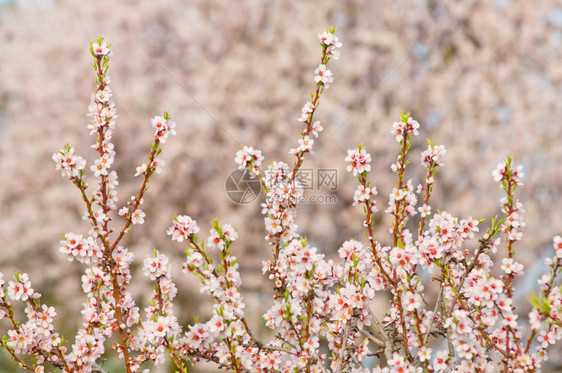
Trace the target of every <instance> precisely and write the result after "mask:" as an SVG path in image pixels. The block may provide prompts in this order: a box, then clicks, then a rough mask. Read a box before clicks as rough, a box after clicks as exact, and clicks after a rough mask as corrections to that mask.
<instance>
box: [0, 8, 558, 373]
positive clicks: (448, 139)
mask: <svg viewBox="0 0 562 373" xmlns="http://www.w3.org/2000/svg"><path fill="white" fill-rule="evenodd" d="M330 26H336V27H337V28H338V32H337V34H338V35H339V37H340V40H341V41H342V42H343V48H342V49H341V51H342V56H341V58H340V59H339V60H338V61H332V62H331V63H330V64H331V66H330V68H331V70H332V71H333V73H334V77H335V81H334V83H333V84H332V86H331V87H330V89H329V90H327V91H326V93H325V94H324V96H323V97H322V100H321V105H320V107H319V109H318V110H317V114H316V115H315V119H316V120H320V121H321V122H322V125H323V126H324V128H325V131H324V132H323V133H322V134H321V138H320V141H319V143H323V145H322V146H321V147H319V148H318V149H317V151H316V152H315V154H314V155H313V156H311V157H308V158H307V159H306V161H305V166H304V167H306V168H309V169H312V170H318V169H330V170H335V173H336V175H337V184H336V185H337V187H336V188H325V187H319V186H318V187H314V188H313V190H312V191H310V192H309V193H310V194H311V195H320V196H324V197H325V196H330V199H329V203H328V202H327V200H328V199H326V198H324V203H309V204H306V205H303V206H301V207H300V209H299V215H298V221H297V222H298V224H299V227H300V232H301V233H302V234H303V235H306V236H307V237H308V239H309V242H310V243H312V244H313V245H314V246H317V247H318V248H319V249H320V250H321V251H323V252H325V253H326V255H328V256H335V255H336V251H337V249H338V248H339V246H340V245H341V244H342V243H343V242H344V241H345V240H347V239H350V238H354V237H355V238H358V239H362V238H363V233H362V230H361V222H362V216H361V215H362V212H361V210H360V209H357V208H352V207H351V203H352V196H353V190H354V189H355V186H356V181H355V180H354V179H353V178H352V177H349V176H348V175H349V174H347V173H346V172H345V163H344V158H345V156H346V150H347V149H350V148H354V147H356V146H357V145H358V144H359V143H363V144H364V145H365V147H366V148H367V150H368V151H369V152H370V153H371V155H372V157H373V162H372V171H371V179H372V180H373V182H374V185H376V186H377V188H378V191H379V199H378V204H379V208H380V209H381V210H384V209H385V208H386V206H387V199H386V195H387V194H388V193H389V192H390V190H391V189H392V186H393V185H394V184H395V183H396V178H395V175H394V174H392V173H391V172H390V169H389V166H390V164H391V163H392V162H394V161H395V159H396V156H397V154H398V153H397V151H398V148H397V146H398V144H397V143H396V142H395V141H394V138H393V136H392V135H391V134H390V131H391V125H392V122H394V121H396V120H398V118H399V111H400V110H405V111H410V112H411V113H412V116H413V117H414V118H415V119H417V120H418V121H419V122H420V124H421V126H422V127H421V131H420V136H418V137H417V138H415V139H414V144H413V147H412V150H411V153H410V159H411V160H412V163H411V166H410V168H409V170H408V176H409V177H411V178H413V179H414V181H415V182H417V181H419V180H420V178H421V177H422V174H423V171H424V170H422V169H421V168H420V166H419V153H420V152H421V151H422V150H424V149H425V148H426V147H427V139H431V140H432V141H433V143H434V144H443V145H445V146H446V148H447V150H448V152H447V155H446V157H445V159H444V161H445V164H446V166H445V167H444V168H443V169H442V171H441V172H440V173H439V175H438V178H437V185H436V188H435V192H434V196H433V197H432V206H433V211H436V210H437V209H439V210H446V211H448V212H450V213H452V214H454V215H456V216H459V217H468V216H472V217H475V218H484V219H487V222H485V223H484V224H483V230H484V229H485V227H487V224H488V222H489V219H490V218H491V217H492V216H494V215H495V214H498V213H499V212H500V211H499V203H498V200H499V198H501V197H502V193H501V190H500V189H499V188H498V186H497V184H495V183H493V181H492V178H491V171H492V169H493V168H494V167H495V166H496V165H497V164H498V163H499V162H500V161H501V160H502V159H504V158H505V157H506V156H507V155H514V157H515V162H516V163H520V164H523V166H524V171H525V185H524V186H523V187H522V188H521V189H519V190H518V191H517V192H518V196H519V198H520V199H521V200H522V201H523V202H524V206H525V210H526V212H525V214H524V218H525V220H526V223H527V227H526V229H525V237H524V240H523V242H521V243H520V245H519V246H518V250H519V251H518V253H519V254H518V255H519V257H518V259H519V260H520V261H521V262H523V263H524V264H525V265H526V275H527V277H526V278H527V280H520V281H519V282H518V283H517V284H516V286H517V290H518V297H519V298H520V299H519V301H525V300H526V299H527V298H528V297H529V295H528V294H529V290H531V288H532V287H534V281H535V279H536V278H537V276H539V275H541V274H542V271H543V267H542V261H543V259H544V257H545V256H546V255H552V237H553V236H554V235H556V234H560V233H561V230H560V223H561V221H562V208H561V207H562V206H561V204H560V194H561V191H562V146H560V140H561V138H562V123H561V119H560V118H562V105H560V102H561V98H562V64H561V63H560V61H562V59H561V57H562V46H561V44H562V2H561V1H559V0H551V1H547V0H539V1H533V2H530V1H523V0H521V1H514V0H471V1H464V2H460V1H452V0H425V1H414V0H411V1H403V0H398V1H396V0H395V1H386V0H384V1H376V2H374V1H368V0H348V1H336V0H332V1H319V0H318V1H273V0H250V1H243V2H242V1H240V2H239V1H219V0H189V1H187V0H185V1H179V0H166V1H164V0H161V1H132V0H129V1H120V2H113V1H108V0H99V1H95V2H94V1H88V2H82V1H80V2H78V1H70V0H58V1H55V0H25V1H24V0H20V1H17V0H15V1H14V0H13V1H6V0H1V1H0V46H1V52H0V211H1V219H0V250H1V251H0V253H1V255H0V271H2V272H4V273H5V279H8V278H10V277H11V275H12V272H13V271H14V270H15V269H20V270H21V271H22V272H28V273H30V277H31V279H32V281H33V284H34V287H35V288H36V289H37V291H39V292H41V293H43V294H44V300H43V301H44V302H46V303H49V304H51V305H55V306H57V311H58V314H59V316H58V322H59V323H60V329H61V330H62V331H63V332H65V334H66V335H67V339H71V341H70V342H69V343H71V342H72V335H73V333H74V332H75V330H76V328H77V327H78V325H79V324H80V322H81V321H80V318H79V317H77V315H79V314H80V312H79V310H80V309H81V303H82V301H83V296H82V293H81V289H80V281H79V278H80V275H81V273H82V271H83V268H82V266H81V265H78V264H76V263H68V262H67V261H66V259H65V258H64V257H63V256H62V255H60V254H59V252H58V246H59V244H58V243H59V240H60V239H61V236H62V234H63V233H65V232H75V233H81V234H86V233H87V231H88V229H89V225H88V224H87V223H86V222H83V221H82V220H81V216H82V213H83V210H84V208H83V206H82V203H81V202H82V201H81V198H80V195H79V193H78V190H76V188H75V187H73V185H71V184H70V183H69V182H68V181H67V180H64V179H63V178H61V177H60V174H59V173H58V172H55V171H54V163H53V161H52V160H51V156H52V154H53V153H54V152H56V151H58V149H60V148H61V147H62V146H64V144H66V143H70V144H71V145H73V146H75V148H76V150H77V152H78V153H79V154H81V155H82V156H84V157H85V158H86V159H87V160H88V161H89V162H91V161H92V160H93V159H94V158H95V154H94V153H93V151H92V149H90V148H89V146H90V144H91V143H92V142H93V141H94V140H95V139H94V138H92V137H89V136H88V130H87V129H86V125H87V118H86V114H87V106H88V103H89V99H90V95H91V93H92V92H93V90H94V75H93V71H92V68H91V66H90V65H91V62H92V58H91V55H90V53H89V49H88V46H89V43H90V41H92V40H94V39H95V38H96V37H98V36H103V37H105V39H106V40H107V41H108V42H109V43H111V44H112V50H113V53H114V55H113V58H112V60H111V64H110V75H111V77H112V89H113V93H114V99H115V102H116V105H117V112H118V116H119V119H118V121H117V129H116V131H115V133H114V143H115V148H116V152H117V159H116V165H115V167H116V169H117V171H118V172H119V176H120V179H119V180H120V185H119V192H120V194H119V197H120V202H121V203H125V201H126V200H128V198H129V197H130V195H132V194H134V193H135V191H136V190H138V187H139V180H138V179H135V178H134V177H133V175H134V173H135V167H136V166H138V165H140V164H141V163H143V162H145V161H146V159H147V154H148V147H149V145H150V143H151V141H152V136H153V130H152V127H151V125H150V117H152V116H154V115H158V114H161V113H162V112H163V111H165V110H167V111H169V112H170V113H171V114H172V115H173V118H174V120H175V121H176V123H177V132H178V135H177V136H176V137H173V138H171V139H169V141H168V142H167V143H166V144H165V147H164V151H163V154H162V158H163V159H164V160H165V161H166V165H165V168H164V172H163V173H162V174H161V175H156V176H155V177H153V178H152V179H151V184H150V188H149V190H148V193H147V195H146V197H145V205H144V208H143V209H144V211H145V212H146V213H147V217H146V219H145V221H146V223H145V225H143V226H140V227H138V226H137V227H135V229H134V230H133V232H132V234H130V235H128V236H127V239H126V241H125V242H124V244H125V245H126V246H127V247H129V248H130V249H131V250H132V251H133V252H134V253H135V255H136V258H137V259H138V260H139V261H138V263H142V262H141V261H140V260H141V259H142V258H143V257H144V256H145V255H147V254H149V253H151V252H152V250H153V249H154V248H157V249H159V250H161V251H162V252H163V253H165V254H166V255H168V256H170V257H172V258H174V275H175V276H176V279H177V281H176V282H177V285H178V289H179V296H178V299H177V310H178V312H177V313H178V316H179V318H180V319H181V321H182V322H184V323H189V322H193V319H194V317H195V316H196V315H201V318H202V319H203V320H205V319H206V317H207V316H208V309H209V305H210V300H209V299H207V298H205V297H202V296H201V295H200V294H199V290H198V286H197V282H196V281H194V279H193V278H186V277H185V276H184V275H183V274H182V273H181V262H182V261H183V257H184V255H183V251H184V248H183V247H182V246H181V245H179V244H176V243H172V242H171V241H170V240H169V238H168V237H167V236H166V229H167V227H168V226H169V225H170V224H171V219H172V217H173V216H174V215H178V214H187V215H190V216H192V217H193V218H194V219H196V220H197V221H198V224H199V226H200V227H201V231H202V235H204V234H205V233H207V232H208V230H209V229H210V222H211V221H212V220H213V219H215V218H219V219H220V221H221V222H222V223H227V222H228V223H231V224H232V225H233V226H234V227H235V228H238V229H239V236H240V237H239V240H238V241H237V242H236V244H235V245H234V246H233V252H234V255H236V256H239V257H240V258H241V271H242V276H243V286H244V287H243V295H244V297H245V299H246V301H247V303H248V304H247V312H248V314H249V317H250V318H251V319H252V320H255V325H254V327H255V328H256V329H257V330H262V332H264V333H265V331H263V329H264V326H263V325H262V324H263V323H262V319H261V314H262V313H263V311H264V309H265V308H266V307H268V306H269V305H270V302H271V300H270V299H271V298H270V295H271V294H270V292H269V290H268V289H269V288H270V286H269V284H268V282H267V281H265V280H264V279H263V278H262V277H261V261H262V260H264V259H267V258H268V257H269V256H270V252H269V248H268V246H267V245H266V243H265V241H264V239H263V237H264V235H265V230H264V227H263V217H262V215H261V213H260V210H261V208H260V206H259V203H260V202H263V199H264V196H263V194H262V195H261V196H259V197H258V199H256V200H255V201H253V202H251V203H247V204H242V205H241V204H236V203H233V202H232V201H231V200H230V199H229V197H228V195H227V194H226V192H225V181H226V179H227V177H228V175H229V174H230V172H232V171H233V170H234V169H236V165H235V163H234V162H233V159H234V154H235V152H236V151H237V150H238V149H239V148H240V145H239V144H241V145H252V146H254V147H257V148H259V149H262V150H263V151H264V155H265V157H266V162H267V163H269V162H270V161H271V160H274V159H275V160H283V161H286V162H291V163H292V161H293V158H292V156H290V155H289V154H288V152H287V151H288V149H289V148H292V147H296V146H297V145H296V144H297V138H298V132H299V129H300V123H299V122H297V120H296V119H297V118H298V117H299V116H300V109H301V107H302V106H303V104H304V103H305V102H306V100H307V98H309V94H310V92H311V91H312V89H313V88H314V81H313V76H314V75H313V71H314V68H315V67H316V66H317V64H318V62H319V59H320V46H319V42H318V39H317V34H318V32H321V31H324V30H326V29H327V28H329V27H330ZM89 180H90V183H92V182H94V181H93V180H94V179H93V178H90V179H89ZM377 219H378V220H377V227H378V228H377V229H378V231H377V232H378V238H379V240H380V241H381V242H383V243H387V244H388V243H389V242H390V236H389V235H388V227H389V221H388V220H387V218H385V217H384V215H383V214H379V216H378V217H377ZM117 221H118V220H117ZM118 226H119V225H118ZM134 276H135V278H136V280H139V282H138V283H137V284H136V285H135V287H133V288H132V289H131V291H132V292H133V293H134V294H135V296H137V299H138V302H139V304H140V305H141V306H143V305H146V302H147V300H148V299H147V297H148V296H149V294H150V293H149V292H150V289H151V285H150V284H149V283H148V282H147V281H145V280H144V276H142V274H141V271H139V267H135V268H134ZM179 310H181V312H180V311H179ZM521 310H522V311H525V310H526V308H525V306H523V307H521ZM5 327H6V326H5V325H1V326H0V331H2V332H5ZM560 356H561V354H559V353H558V354H556V353H553V354H551V359H550V361H549V364H550V365H549V366H548V367H546V368H545V369H544V370H543V371H546V372H548V371H552V372H554V371H560V364H562V360H561V358H560ZM8 360H9V359H7V358H5V356H3V355H2V356H0V372H10V371H14V370H15V369H16V368H14V365H10V363H9V361H8ZM109 364H111V363H109ZM108 369H109V371H118V368H113V369H112V368H111V366H110V365H108ZM166 369H167V368H166V367H164V368H162V370H161V371H166ZM170 369H171V368H170ZM199 369H203V367H201V368H199V367H196V368H195V369H194V371H199ZM169 371H173V369H171V370H169Z"/></svg>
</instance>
